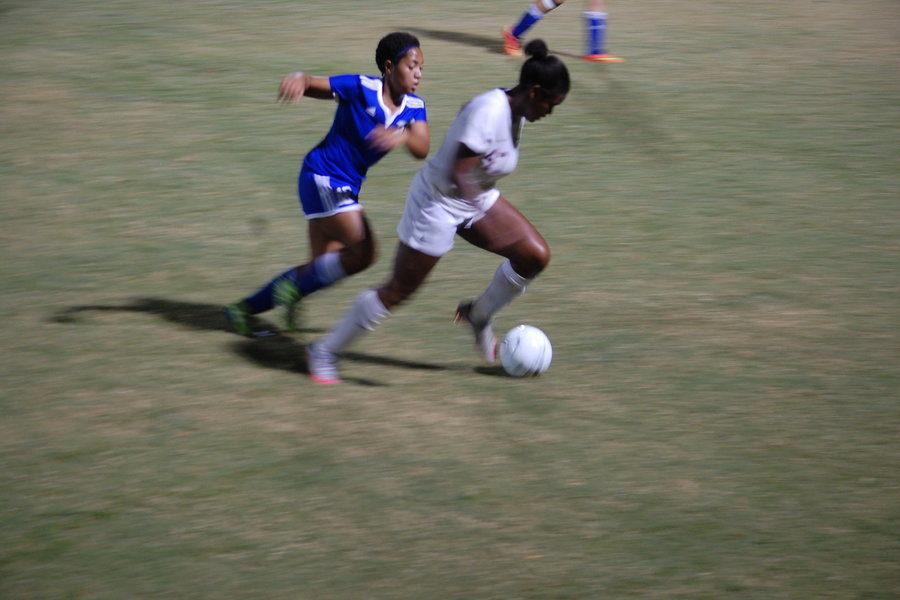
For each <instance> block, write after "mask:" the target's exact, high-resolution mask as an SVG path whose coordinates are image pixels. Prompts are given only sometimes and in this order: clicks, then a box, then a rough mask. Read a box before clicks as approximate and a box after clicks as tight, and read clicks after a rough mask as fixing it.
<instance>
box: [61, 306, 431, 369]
mask: <svg viewBox="0 0 900 600" xmlns="http://www.w3.org/2000/svg"><path fill="white" fill-rule="evenodd" d="M92 312H99V313H103V312H133V313H145V314H150V315H155V316H158V317H161V318H163V319H165V320H166V321H169V322H170V323H175V324H177V325H180V326H182V327H187V328H190V329H195V330H204V331H223V332H228V333H232V331H231V328H230V327H229V325H228V322H227V320H226V319H225V315H224V313H223V312H222V306H221V305H217V304H202V303H197V302H185V301H179V300H167V299H165V298H133V299H131V300H130V301H129V302H127V303H125V304H87V305H80V306H71V307H69V308H66V309H64V310H62V311H59V312H57V313H56V314H55V315H53V316H52V317H51V318H50V321H51V322H53V323H60V324H78V323H81V322H82V319H83V315H84V314H85V313H92ZM252 324H253V326H254V329H257V330H267V331H268V332H269V334H268V335H266V336H264V337H259V338H253V339H249V338H241V339H240V340H239V341H236V342H234V343H232V344H231V349H232V350H233V351H234V352H235V353H236V354H238V355H239V356H242V357H244V358H246V359H247V360H249V361H251V362H253V363H256V364H257V365H259V366H261V367H265V368H268V369H278V370H282V371H289V372H291V373H301V374H304V375H305V374H307V373H308V370H307V367H306V351H305V350H306V348H305V346H304V344H302V343H301V342H299V341H298V340H296V339H294V338H292V337H290V336H287V335H282V334H280V333H278V332H277V331H275V330H273V329H272V328H271V326H270V325H267V324H266V323H265V322H264V321H262V320H255V321H254V322H253V323H252ZM323 331H324V330H323V329H320V328H315V327H304V328H298V329H297V330H296V332H297V333H301V334H302V333H322V332H323ZM342 357H343V358H345V359H346V360H349V361H354V362H362V363H369V364H375V365H384V366H389V367H397V368H403V369H415V370H425V371H444V370H447V367H444V366H442V365H437V364H432V363H425V362H419V361H407V360H401V359H397V358H390V357H386V356H374V355H370V354H362V353H358V352H349V353H346V354H343V355H342ZM343 379H344V380H345V381H347V382H350V383H356V384H358V385H367V386H380V385H385V384H383V383H380V382H377V381H373V380H371V379H363V378H359V377H343Z"/></svg>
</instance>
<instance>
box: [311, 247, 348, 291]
mask: <svg viewBox="0 0 900 600" xmlns="http://www.w3.org/2000/svg"><path fill="white" fill-rule="evenodd" d="M315 265H316V267H315V268H316V271H317V272H318V274H319V280H320V281H321V282H322V283H324V284H325V285H331V284H332V283H334V282H336V281H340V280H341V279H343V278H344V277H346V276H347V273H345V272H344V265H342V264H341V255H340V253H339V252H327V253H325V254H323V255H321V256H320V257H318V258H317V259H316V260H315Z"/></svg>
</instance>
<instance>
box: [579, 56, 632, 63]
mask: <svg viewBox="0 0 900 600" xmlns="http://www.w3.org/2000/svg"><path fill="white" fill-rule="evenodd" d="M581 59H582V60H586V61H588V62H596V63H620V62H625V59H623V58H619V57H618V56H613V55H612V54H585V55H584V56H582V57H581Z"/></svg>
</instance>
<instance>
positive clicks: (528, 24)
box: [512, 4, 544, 38]
mask: <svg viewBox="0 0 900 600" xmlns="http://www.w3.org/2000/svg"><path fill="white" fill-rule="evenodd" d="M543 18H544V13H543V12H541V9H540V8H538V7H537V6H536V5H534V4H532V5H531V6H529V7H528V10H526V11H525V12H524V13H522V18H521V19H519V22H518V23H516V24H515V26H514V27H513V28H512V34H513V35H514V36H516V37H517V38H518V37H522V36H523V35H524V34H525V32H526V31H528V30H529V29H531V28H532V27H534V24H535V23H537V22H538V21H540V20H541V19H543Z"/></svg>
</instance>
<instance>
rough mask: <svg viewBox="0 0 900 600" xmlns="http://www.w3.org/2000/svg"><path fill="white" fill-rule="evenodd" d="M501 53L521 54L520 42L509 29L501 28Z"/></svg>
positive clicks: (508, 54)
mask: <svg viewBox="0 0 900 600" xmlns="http://www.w3.org/2000/svg"><path fill="white" fill-rule="evenodd" d="M503 53H504V54H506V55H507V56H522V44H520V43H519V38H517V37H516V36H514V35H513V34H512V31H510V30H509V29H504V30H503Z"/></svg>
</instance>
